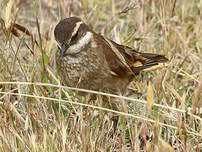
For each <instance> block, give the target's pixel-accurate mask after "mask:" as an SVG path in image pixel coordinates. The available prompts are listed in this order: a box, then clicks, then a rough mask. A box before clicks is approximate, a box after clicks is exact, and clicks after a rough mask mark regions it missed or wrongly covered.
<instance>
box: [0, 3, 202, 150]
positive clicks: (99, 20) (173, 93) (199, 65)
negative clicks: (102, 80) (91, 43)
mask: <svg viewBox="0 0 202 152" xmlns="http://www.w3.org/2000/svg"><path fill="white" fill-rule="evenodd" d="M10 2H12V0H11V1H10ZM8 4H9V1H8V0H0V9H1V10H0V14H1V15H0V17H1V18H2V19H3V20H4V21H5V24H4V23H3V22H2V20H1V24H0V25H1V26H0V91H1V93H0V150H1V151H146V150H147V151H174V150H175V151H198V152H199V151H200V149H202V129H201V125H202V119H201V117H202V112H201V111H202V109H201V106H202V97H201V96H202V94H201V92H202V29H201V27H202V12H201V10H202V2H201V1H200V0H192V1H183V0H142V1H132V0H102V1H101V0H80V1H79V0H68V1H65V0H58V1H54V0H40V1H32V0H15V1H13V4H11V3H10V4H11V5H8ZM9 12H10V13H9ZM68 16H79V17H80V18H82V19H83V20H84V21H85V22H86V23H87V24H89V25H90V26H91V27H92V28H93V29H94V30H95V31H96V32H97V33H100V34H102V35H104V36H106V37H108V38H110V39H112V40H114V41H116V42H117V43H120V44H124V45H128V46H130V47H133V48H136V49H139V51H142V52H152V53H159V54H164V55H165V56H166V57H167V58H169V64H168V66H167V67H166V68H161V69H159V70H155V71H150V72H144V73H142V74H141V75H140V76H138V77H136V78H135V80H134V82H132V84H131V86H130V90H131V94H130V95H129V96H130V97H131V98H133V99H134V100H132V101H128V100H125V99H121V100H120V99H119V101H121V102H120V111H121V113H117V114H118V115H120V118H119V123H118V129H117V131H116V132H115V133H114V132H113V126H112V120H111V117H112V115H113V114H112V111H110V110H109V109H102V108H101V107H103V105H102V95H98V97H97V99H96V101H95V102H93V103H86V100H85V99H82V98H78V97H77V91H72V90H69V89H67V88H58V87H57V86H53V84H55V85H60V81H59V78H58V76H57V70H56V65H55V58H54V53H55V51H56V50H57V46H56V43H55V40H54V36H53V30H54V27H55V25H56V24H57V23H58V21H59V20H60V19H61V18H65V17H68ZM14 22H15V23H17V24H20V25H22V26H24V27H26V28H27V29H28V31H29V32H30V34H29V35H27V34H26V33H25V32H20V31H19V29H17V28H14V29H15V30H16V32H18V37H15V36H14V35H13V33H12V32H11V29H12V28H13V27H15V26H13V24H11V23H14ZM30 35H31V36H30ZM36 41H37V43H38V44H36ZM13 81H14V82H16V81H18V82H19V81H20V82H23V83H11V82H13ZM5 82H10V83H5ZM25 82H32V83H29V84H28V83H25ZM37 82H41V83H37ZM44 83H48V84H52V85H44ZM61 98H62V99H65V100H61ZM135 99H139V100H135ZM58 101H59V102H58ZM122 101H123V102H122ZM75 102H76V103H82V104H83V105H82V104H75ZM153 102H155V105H154V104H153ZM89 104H91V105H94V106H96V107H90V105H89ZM161 105H163V106H164V107H162V106H161Z"/></svg>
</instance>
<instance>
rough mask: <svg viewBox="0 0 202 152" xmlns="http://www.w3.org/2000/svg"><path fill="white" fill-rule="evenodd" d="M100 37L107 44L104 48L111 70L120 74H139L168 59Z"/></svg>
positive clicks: (101, 41)
mask: <svg viewBox="0 0 202 152" xmlns="http://www.w3.org/2000/svg"><path fill="white" fill-rule="evenodd" d="M99 39H100V40H99V41H100V43H105V44H107V45H102V47H104V48H103V49H102V50H103V52H104V54H105V58H106V60H107V62H108V65H109V67H110V69H111V71H112V72H114V73H116V74H117V75H118V76H123V77H124V76H128V75H137V74H139V72H140V71H142V70H144V69H147V68H150V67H152V66H154V65H158V64H159V63H164V62H167V61H168V59H167V58H166V57H164V56H162V55H158V54H152V53H141V52H137V51H135V50H134V49H132V48H130V47H128V46H123V45H119V44H117V43H115V42H114V41H112V40H109V39H106V38H104V37H99Z"/></svg>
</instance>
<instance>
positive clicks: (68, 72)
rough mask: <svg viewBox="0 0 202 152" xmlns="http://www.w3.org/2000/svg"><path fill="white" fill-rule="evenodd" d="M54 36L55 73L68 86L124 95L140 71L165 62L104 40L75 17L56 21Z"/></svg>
mask: <svg viewBox="0 0 202 152" xmlns="http://www.w3.org/2000/svg"><path fill="white" fill-rule="evenodd" d="M54 36H55V40H56V42H57V45H58V50H57V51H56V55H55V57H56V66H57V71H58V74H59V76H60V78H61V81H62V84H64V85H66V86H69V87H75V88H82V89H87V90H94V91H102V92H106V93H111V94H118V95H120V94H121V95H124V94H125V93H126V90H127V87H128V86H129V84H130V83H131V82H132V81H133V79H134V78H135V77H136V76H137V75H138V74H139V73H140V72H141V71H143V70H144V69H147V68H150V67H152V66H156V65H158V64H159V63H165V62H167V61H168V59H167V58H166V57H165V56H164V55H159V54H152V53H142V52H139V51H137V50H135V49H133V48H131V47H128V46H125V45H121V44H118V43H116V42H114V41H112V40H110V39H108V38H105V37H103V36H102V35H100V34H97V33H96V32H94V31H93V29H91V27H90V26H88V25H87V24H86V23H84V22H83V21H82V20H81V19H80V18H79V17H69V18H65V19H62V20H61V21H59V23H58V24H57V25H56V26H55V29H54ZM114 109H116V108H114Z"/></svg>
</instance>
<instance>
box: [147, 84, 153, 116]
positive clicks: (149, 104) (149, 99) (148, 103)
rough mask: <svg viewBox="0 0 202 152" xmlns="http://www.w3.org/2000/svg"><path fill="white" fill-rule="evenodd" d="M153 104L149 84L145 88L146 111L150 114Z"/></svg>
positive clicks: (151, 90)
mask: <svg viewBox="0 0 202 152" xmlns="http://www.w3.org/2000/svg"><path fill="white" fill-rule="evenodd" d="M153 103H154V95H153V89H152V85H151V82H149V85H148V88H147V110H148V111H149V112H151V109H152V106H153Z"/></svg>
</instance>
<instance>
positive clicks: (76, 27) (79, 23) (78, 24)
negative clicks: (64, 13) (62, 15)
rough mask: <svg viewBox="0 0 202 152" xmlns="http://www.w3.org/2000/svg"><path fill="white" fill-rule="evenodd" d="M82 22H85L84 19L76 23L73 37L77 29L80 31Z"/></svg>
mask: <svg viewBox="0 0 202 152" xmlns="http://www.w3.org/2000/svg"><path fill="white" fill-rule="evenodd" d="M81 24H83V22H82V21H80V22H77V23H76V26H75V28H74V31H73V33H72V37H73V36H74V35H75V34H76V33H77V31H78V29H79V27H80V25H81Z"/></svg>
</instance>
